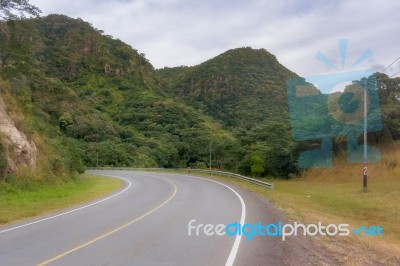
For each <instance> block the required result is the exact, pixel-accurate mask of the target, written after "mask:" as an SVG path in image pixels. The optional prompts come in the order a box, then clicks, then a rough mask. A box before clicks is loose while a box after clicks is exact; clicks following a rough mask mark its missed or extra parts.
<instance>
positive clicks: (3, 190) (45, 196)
mask: <svg viewBox="0 0 400 266" xmlns="http://www.w3.org/2000/svg"><path fill="white" fill-rule="evenodd" d="M122 185H123V183H122V181H120V180H117V179H113V178H108V177H104V176H95V175H89V174H84V175H81V176H80V177H79V178H78V179H77V180H73V181H72V180H71V181H66V182H65V181H64V182H59V183H56V184H46V185H43V184H42V185H40V184H31V185H29V186H18V185H15V184H13V185H11V184H8V183H4V182H3V183H0V224H4V223H9V222H13V221H16V220H20V219H24V218H28V217H33V216H36V215H40V214H44V213H48V212H52V211H56V210H60V209H63V208H66V207H70V206H73V205H77V204H80V203H83V202H87V201H90V200H93V199H95V198H98V197H101V196H104V195H106V194H108V193H111V192H112V191H115V190H117V189H119V188H121V187H122Z"/></svg>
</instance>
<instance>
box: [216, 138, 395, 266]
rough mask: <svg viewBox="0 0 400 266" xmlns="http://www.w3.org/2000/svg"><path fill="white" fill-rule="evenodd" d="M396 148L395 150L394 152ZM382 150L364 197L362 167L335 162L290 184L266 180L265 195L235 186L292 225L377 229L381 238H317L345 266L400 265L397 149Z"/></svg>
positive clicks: (250, 186)
mask: <svg viewBox="0 0 400 266" xmlns="http://www.w3.org/2000/svg"><path fill="white" fill-rule="evenodd" d="M393 145H395V146H396V147H393ZM393 145H392V146H390V147H389V146H386V147H385V146H383V147H380V150H381V152H382V154H383V158H382V160H381V163H380V164H375V165H370V166H369V171H368V174H369V184H368V185H369V186H368V191H367V192H366V193H364V192H363V191H362V174H361V173H362V165H353V164H347V163H346V161H345V159H338V160H336V161H335V162H334V167H333V168H330V169H313V170H310V171H308V172H307V173H305V174H304V175H303V177H302V178H299V179H293V180H280V179H265V181H266V182H272V183H274V184H275V189H274V190H269V189H266V188H263V187H260V186H257V185H254V184H251V183H248V182H245V181H242V180H237V179H232V178H227V177H218V179H221V180H224V181H227V182H231V183H235V184H238V185H240V186H242V187H244V188H246V189H247V190H250V191H253V192H255V193H257V194H259V195H261V196H263V197H265V198H266V199H268V200H270V201H272V202H274V203H275V204H276V206H278V207H279V208H281V209H282V210H284V211H285V213H286V214H287V215H288V218H289V219H291V220H296V221H300V222H302V223H306V224H309V223H318V222H319V221H320V222H322V223H323V224H325V225H327V224H331V223H335V224H339V223H348V224H349V225H350V229H352V228H356V227H359V226H362V225H365V226H367V227H369V226H372V225H375V226H377V225H380V226H381V227H383V233H384V236H383V237H371V236H362V237H358V236H353V235H351V236H348V237H325V238H324V237H319V238H318V242H319V243H320V244H321V245H322V246H323V247H325V248H326V249H327V250H328V251H329V252H330V253H332V254H335V257H339V258H340V259H339V261H340V262H341V263H343V264H346V265H374V264H380V265H399V263H400V255H399V254H400V227H399V225H400V204H399V203H400V163H399V165H398V163H397V160H398V158H400V149H399V147H398V146H399V143H395V144H393Z"/></svg>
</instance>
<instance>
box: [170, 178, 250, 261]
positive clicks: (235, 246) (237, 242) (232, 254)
mask: <svg viewBox="0 0 400 266" xmlns="http://www.w3.org/2000/svg"><path fill="white" fill-rule="evenodd" d="M177 175H180V176H189V177H192V178H197V179H203V180H207V181H210V182H214V183H217V184H219V185H221V186H224V187H226V188H228V189H230V190H231V191H232V192H233V193H235V194H236V196H237V197H238V198H239V200H240V204H241V205H242V215H241V217H240V224H242V225H243V224H244V223H245V220H246V204H245V203H244V200H243V198H242V197H241V196H240V194H239V193H238V192H236V190H234V189H233V188H231V187H230V186H228V185H225V184H223V183H220V182H218V181H215V180H211V179H207V178H202V177H198V176H192V175H182V174H177ZM241 240H242V235H239V234H238V235H236V238H235V242H233V246H232V249H231V252H230V253H229V257H228V260H227V261H226V263H225V266H232V265H233V263H234V262H235V259H236V255H237V253H238V251H239V245H240V241H241Z"/></svg>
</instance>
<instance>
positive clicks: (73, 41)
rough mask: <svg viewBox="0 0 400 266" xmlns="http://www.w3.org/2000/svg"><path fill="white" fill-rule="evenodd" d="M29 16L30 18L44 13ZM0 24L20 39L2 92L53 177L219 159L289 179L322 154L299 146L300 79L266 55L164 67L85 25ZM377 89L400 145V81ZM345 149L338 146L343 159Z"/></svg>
mask: <svg viewBox="0 0 400 266" xmlns="http://www.w3.org/2000/svg"><path fill="white" fill-rule="evenodd" d="M15 2H17V1H1V2H0V5H1V8H2V7H3V5H4V4H5V3H8V4H12V3H15ZM18 2H21V1H18ZM21 3H25V2H24V1H22V2H21ZM26 3H27V2H26ZM27 8H28V10H24V9H22V10H21V12H28V13H31V14H33V15H36V14H37V13H38V12H39V10H37V9H35V8H34V7H31V6H27ZM1 10H3V9H1ZM16 10H17V11H18V10H19V9H16ZM29 11H31V12H29ZM3 15H4V16H8V17H12V14H10V13H4V12H3V13H2V16H3ZM0 23H3V24H4V23H8V24H7V25H8V26H12V34H8V33H7V32H5V31H0V38H1V40H3V41H2V42H1V43H0V53H1V56H2V57H1V62H2V63H1V68H0V89H1V94H2V97H3V98H4V99H5V100H6V105H7V108H8V110H9V111H10V112H13V113H16V114H21V115H20V116H16V117H15V119H16V124H17V126H18V127H19V129H21V130H23V131H24V132H26V134H27V135H28V136H29V137H30V138H31V139H33V140H34V141H35V142H37V143H38V146H39V149H40V151H41V152H40V154H41V157H42V159H41V160H40V167H41V168H43V169H45V171H46V173H52V174H60V173H68V172H75V171H79V172H82V171H83V170H84V169H85V166H86V167H87V166H129V167H169V168H171V167H197V168H205V167H209V154H210V152H211V156H212V167H213V168H218V169H224V170H228V171H238V172H240V173H243V174H248V175H255V176H275V177H284V178H287V177H291V176H296V175H298V174H300V169H299V167H298V164H297V160H298V154H299V152H300V151H302V150H307V149H309V148H310V147H311V148H315V147H318V145H319V143H318V140H315V141H303V142H296V141H294V140H293V137H292V134H291V124H290V116H289V111H288V103H287V93H286V81H287V80H288V79H291V78H297V77H298V76H297V75H296V74H295V73H293V72H291V71H290V70H288V69H286V68H285V67H284V66H282V65H281V64H280V63H279V62H278V61H277V59H276V58H275V56H274V55H272V54H270V53H269V52H267V51H266V50H264V49H259V50H255V49H252V48H250V47H243V48H238V49H233V50H229V51H227V52H225V53H223V54H221V55H219V56H217V57H215V58H213V59H210V60H208V61H206V62H204V63H202V64H200V65H198V66H194V67H184V66H182V67H178V68H164V69H160V70H155V69H154V68H153V66H152V65H151V63H150V62H149V61H148V60H147V59H146V58H145V56H144V55H143V54H140V53H139V52H138V51H136V50H135V49H133V48H132V47H130V46H129V45H127V44H125V43H123V42H122V41H120V40H118V39H114V38H112V37H111V36H107V35H104V34H103V33H102V31H100V30H97V29H95V28H93V27H92V26H91V25H90V24H89V23H87V22H84V21H82V20H81V19H72V18H68V17H66V16H63V15H49V16H46V17H41V18H31V19H23V20H12V21H9V22H0ZM10 23H11V24H10ZM3 24H2V25H3ZM8 26H7V27H8ZM377 81H378V91H379V97H380V103H381V113H382V119H383V124H384V130H382V131H381V132H377V133H374V134H372V135H371V140H372V141H375V142H379V141H385V139H392V138H393V139H398V138H399V137H400V124H399V122H398V119H397V118H398V117H399V115H400V114H399V112H400V108H399V97H400V94H399V89H400V88H399V82H400V79H399V78H395V79H392V78H389V77H388V76H386V75H385V74H380V73H378V74H377ZM344 145H345V144H344V142H343V140H342V139H341V138H340V137H338V138H336V139H335V151H338V150H339V149H342V148H345V147H344ZM210 147H211V149H210ZM2 152H3V151H2V149H1V147H0V153H2ZM3 157H4V156H3ZM3 162H4V160H3ZM0 167H2V168H3V169H4V168H5V167H6V165H4V164H3V163H2V162H1V161H0Z"/></svg>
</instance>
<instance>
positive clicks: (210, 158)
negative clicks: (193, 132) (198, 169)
mask: <svg viewBox="0 0 400 266" xmlns="http://www.w3.org/2000/svg"><path fill="white" fill-rule="evenodd" d="M210 171H211V141H210Z"/></svg>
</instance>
